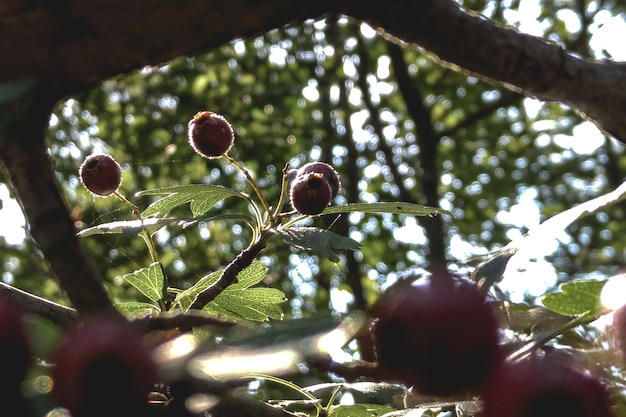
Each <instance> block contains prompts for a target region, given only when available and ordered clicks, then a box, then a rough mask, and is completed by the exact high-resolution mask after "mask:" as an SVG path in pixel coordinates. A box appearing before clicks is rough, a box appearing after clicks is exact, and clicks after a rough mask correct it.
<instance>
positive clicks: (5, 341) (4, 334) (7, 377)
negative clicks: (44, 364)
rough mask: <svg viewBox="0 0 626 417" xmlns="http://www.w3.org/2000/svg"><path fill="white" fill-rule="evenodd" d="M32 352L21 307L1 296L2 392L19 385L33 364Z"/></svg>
mask: <svg viewBox="0 0 626 417" xmlns="http://www.w3.org/2000/svg"><path fill="white" fill-rule="evenodd" d="M31 353H32V352H31V346H30V341H29V339H28V335H27V332H26V324H25V322H24V316H23V312H22V310H21V308H20V307H19V306H18V305H17V304H15V303H14V302H12V301H11V300H9V299H6V298H4V297H0V362H1V366H0V369H2V378H0V392H4V391H6V390H10V391H11V390H13V389H17V387H19V385H20V383H21V382H22V381H23V379H24V377H25V376H26V372H27V371H28V368H29V367H30V366H31V364H32V354H31Z"/></svg>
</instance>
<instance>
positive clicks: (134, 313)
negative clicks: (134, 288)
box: [115, 301, 161, 318]
mask: <svg viewBox="0 0 626 417" xmlns="http://www.w3.org/2000/svg"><path fill="white" fill-rule="evenodd" d="M115 308H116V309H117V310H118V311H119V312H120V313H122V314H123V315H124V316H126V317H129V318H134V317H144V316H151V315H153V314H158V313H160V312H161V310H160V309H159V308H158V307H157V306H155V305H152V304H148V303H140V302H136V301H131V302H127V303H119V304H115Z"/></svg>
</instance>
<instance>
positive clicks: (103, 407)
mask: <svg viewBox="0 0 626 417" xmlns="http://www.w3.org/2000/svg"><path fill="white" fill-rule="evenodd" d="M53 360H54V370H53V373H52V378H53V381H54V388H53V395H54V398H55V400H56V402H57V404H58V405H59V406H62V407H65V408H67V409H68V410H69V411H70V412H71V413H72V417H82V416H85V417H87V416H89V417H94V416H113V415H115V416H134V415H146V414H147V410H148V401H147V399H148V394H149V392H150V391H151V389H152V388H153V384H154V383H155V382H156V365H155V364H154V362H153V361H152V358H151V356H150V351H149V349H148V348H147V347H146V345H145V344H144V343H143V341H142V339H141V337H140V335H139V334H138V333H137V332H136V331H135V329H134V328H132V327H131V326H130V325H129V324H128V323H126V322H122V321H117V320H116V321H111V320H107V319H104V318H96V319H91V320H89V321H87V322H86V323H85V324H84V326H83V327H80V328H78V329H76V330H74V331H72V332H70V333H69V334H68V335H66V337H65V338H64V339H63V341H62V342H61V344H60V345H59V346H58V347H57V349H56V350H55V353H54V357H53Z"/></svg>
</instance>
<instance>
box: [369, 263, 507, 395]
mask: <svg viewBox="0 0 626 417" xmlns="http://www.w3.org/2000/svg"><path fill="white" fill-rule="evenodd" d="M372 315H373V316H374V321H373V323H372V328H371V330H372V334H373V337H374V349H375V352H376V356H377V360H378V366H379V369H380V371H381V373H382V376H383V377H385V378H386V379H392V380H394V381H396V382H401V383H404V384H407V385H409V386H413V389H414V390H416V391H418V392H420V393H423V394H426V395H435V396H447V395H453V394H460V393H466V392H478V391H479V390H480V389H481V388H482V386H483V385H484V383H485V381H486V379H487V375H488V374H489V372H490V371H491V370H492V369H493V367H494V366H495V365H496V364H497V363H498V361H499V360H500V358H501V356H502V355H501V353H500V345H499V326H498V320H497V317H496V315H495V312H494V311H493V309H492V307H491V306H490V305H489V303H488V301H487V299H486V297H485V296H484V294H483V293H482V292H480V290H479V289H478V287H477V285H476V284H475V283H474V282H472V281H469V280H464V279H456V278H453V277H452V276H450V275H449V274H448V273H447V272H445V273H444V272H439V273H437V274H433V275H431V276H429V277H424V278H420V279H418V280H416V281H415V280H407V281H403V282H402V283H401V284H400V285H399V286H397V287H395V288H393V291H389V292H386V293H384V294H383V295H382V296H381V298H380V299H379V301H378V302H377V305H376V307H375V309H373V310H372Z"/></svg>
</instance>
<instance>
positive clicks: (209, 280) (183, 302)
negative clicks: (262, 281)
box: [173, 271, 243, 312]
mask: <svg viewBox="0 0 626 417" xmlns="http://www.w3.org/2000/svg"><path fill="white" fill-rule="evenodd" d="M242 272H243V271H242ZM222 273H223V271H215V272H211V273H210V274H208V275H205V276H204V277H202V278H200V279H199V280H198V282H196V283H195V284H194V285H193V286H192V287H190V288H188V289H186V290H185V291H182V292H181V293H179V294H178V295H177V296H176V298H174V302H173V304H174V305H176V304H178V305H180V308H181V309H182V310H183V312H186V311H187V310H189V307H191V304H192V303H193V302H194V300H195V299H196V297H197V296H198V294H200V293H201V292H202V291H204V290H205V289H206V288H208V287H210V286H211V285H212V284H213V283H214V282H215V281H217V280H218V279H219V278H220V277H221V276H222Z"/></svg>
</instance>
